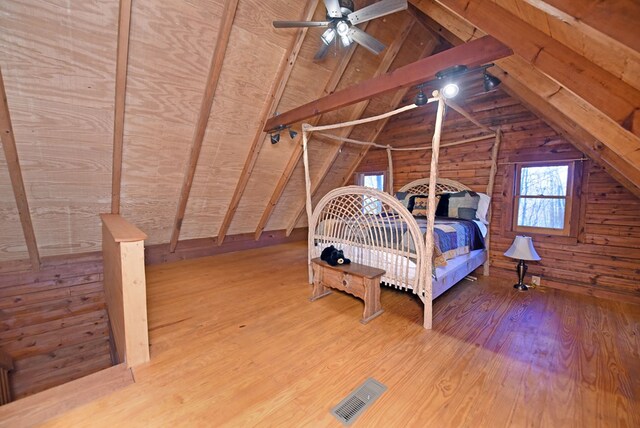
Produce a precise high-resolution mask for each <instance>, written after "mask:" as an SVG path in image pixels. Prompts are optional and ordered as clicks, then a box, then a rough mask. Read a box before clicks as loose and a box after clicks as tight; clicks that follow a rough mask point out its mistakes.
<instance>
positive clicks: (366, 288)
mask: <svg viewBox="0 0 640 428" xmlns="http://www.w3.org/2000/svg"><path fill="white" fill-rule="evenodd" d="M311 266H312V267H313V292H312V294H311V299H310V300H311V301H312V302H313V301H315V300H318V299H319V298H321V297H324V296H326V295H328V294H331V290H329V289H328V288H335V289H336V290H342V291H346V292H347V293H349V294H352V295H354V296H356V297H358V298H360V299H362V300H363V301H364V312H363V314H362V319H361V320H360V322H361V323H362V324H366V323H368V322H369V321H371V320H372V319H373V318H375V317H377V316H378V315H380V314H381V313H382V312H383V310H382V306H381V305H380V280H381V278H382V275H384V273H385V271H384V270H383V269H378V268H374V267H370V266H365V265H361V264H358V263H351V264H348V265H337V266H331V265H329V264H328V263H326V262H324V261H322V260H320V259H319V258H315V259H312V260H311Z"/></svg>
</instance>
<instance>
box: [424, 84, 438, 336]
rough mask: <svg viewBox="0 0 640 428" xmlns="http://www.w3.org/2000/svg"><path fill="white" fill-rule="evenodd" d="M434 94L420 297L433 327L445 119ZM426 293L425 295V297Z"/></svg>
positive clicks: (428, 326)
mask: <svg viewBox="0 0 640 428" xmlns="http://www.w3.org/2000/svg"><path fill="white" fill-rule="evenodd" d="M433 96H434V97H437V98H438V110H437V113H436V124H435V129H434V132H433V141H432V142H431V167H430V169H429V199H428V201H429V202H428V212H427V233H426V237H425V241H426V245H425V247H426V248H425V250H426V256H425V261H424V266H425V269H426V272H425V276H424V281H422V283H423V284H424V292H423V293H420V297H421V298H422V300H423V302H424V320H423V324H422V325H423V326H424V328H426V329H431V327H432V324H433V300H432V295H433V292H432V291H433V290H432V287H433V241H434V240H433V234H434V231H433V226H434V223H435V217H436V182H437V180H438V156H439V154H440V136H441V134H442V122H443V119H444V99H443V98H442V95H441V94H440V93H439V92H438V91H434V92H433ZM423 295H424V297H423Z"/></svg>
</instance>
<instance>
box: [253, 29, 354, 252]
mask: <svg viewBox="0 0 640 428" xmlns="http://www.w3.org/2000/svg"><path fill="white" fill-rule="evenodd" d="M362 28H363V30H364V28H366V27H362ZM355 48H356V45H355V44H352V45H351V47H350V49H349V50H348V51H347V52H346V54H345V55H344V56H343V57H342V59H341V60H340V62H339V64H338V65H337V67H336V68H335V69H334V70H333V72H332V73H331V76H330V77H329V80H328V81H327V83H326V85H325V87H324V89H323V90H322V93H323V95H327V94H330V93H332V92H333V91H334V90H335V89H336V87H337V86H338V83H340V79H341V78H342V75H343V74H344V72H345V70H346V69H347V66H348V65H349V63H350V62H351V58H352V57H353V54H354V52H355ZM320 118H321V116H316V117H315V118H313V119H312V120H310V121H309V122H310V124H311V125H317V124H318V122H319V121H320ZM300 138H301V137H299V139H298V140H297V141H296V145H295V147H294V149H293V152H292V153H291V156H290V157H289V161H288V162H287V164H286V165H285V168H284V171H283V172H282V175H281V176H280V178H279V179H278V183H276V187H275V189H274V191H273V193H272V194H271V197H270V198H269V202H268V203H267V206H266V208H265V210H264V211H263V213H262V216H261V217H260V220H259V222H258V226H257V227H256V231H255V235H254V236H255V239H256V240H258V239H260V235H262V231H263V230H264V228H265V227H266V225H267V222H268V221H269V217H270V216H271V213H272V212H273V209H274V208H275V206H276V204H277V203H278V201H279V200H280V197H281V196H282V192H284V189H285V187H286V185H287V183H288V182H289V179H290V178H291V174H293V171H294V170H295V167H296V165H297V164H298V162H299V160H300V157H301V156H302V144H301V143H300ZM287 236H289V235H287Z"/></svg>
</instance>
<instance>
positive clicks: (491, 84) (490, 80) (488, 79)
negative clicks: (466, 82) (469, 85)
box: [482, 70, 502, 92]
mask: <svg viewBox="0 0 640 428" xmlns="http://www.w3.org/2000/svg"><path fill="white" fill-rule="evenodd" d="M482 79H483V84H484V91H485V92H489V91H492V90H494V89H495V88H497V87H498V85H499V84H500V83H502V81H501V80H500V79H498V78H497V77H495V76H492V75H490V74H489V73H487V71H486V70H485V71H484V76H483V78H482Z"/></svg>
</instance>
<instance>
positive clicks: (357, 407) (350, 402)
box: [331, 378, 387, 425]
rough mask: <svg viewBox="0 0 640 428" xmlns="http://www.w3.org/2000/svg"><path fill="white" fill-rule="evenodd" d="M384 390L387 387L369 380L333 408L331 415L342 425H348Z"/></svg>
mask: <svg viewBox="0 0 640 428" xmlns="http://www.w3.org/2000/svg"><path fill="white" fill-rule="evenodd" d="M386 389H387V387H386V386H384V385H383V384H381V383H380V382H378V381H377V380H375V379H371V378H369V379H367V380H366V381H365V383H363V384H362V385H361V386H359V387H358V388H357V389H356V390H355V391H353V392H352V393H351V394H349V395H348V396H347V398H345V399H344V400H342V401H341V402H340V403H339V404H338V405H337V406H336V407H334V408H333V410H331V414H332V415H333V416H335V417H336V418H338V420H339V421H340V422H342V423H343V424H345V425H350V424H351V423H352V422H353V421H354V420H355V419H356V418H357V417H358V416H360V414H361V413H362V412H364V409H366V408H367V407H369V406H370V405H371V403H373V402H374V401H375V400H376V399H377V398H378V397H380V396H381V395H382V393H383V392H384V391H386Z"/></svg>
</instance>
